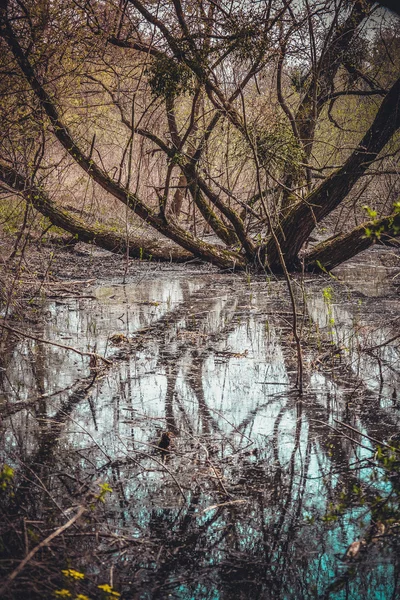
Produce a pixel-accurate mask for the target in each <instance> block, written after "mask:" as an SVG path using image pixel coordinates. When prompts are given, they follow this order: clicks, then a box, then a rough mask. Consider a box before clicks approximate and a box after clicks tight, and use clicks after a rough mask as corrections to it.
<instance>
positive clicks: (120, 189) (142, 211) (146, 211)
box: [0, 6, 245, 269]
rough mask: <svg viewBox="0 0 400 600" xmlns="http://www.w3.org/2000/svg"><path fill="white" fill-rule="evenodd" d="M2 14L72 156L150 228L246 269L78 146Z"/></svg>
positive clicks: (12, 44) (7, 35) (208, 257)
mask: <svg viewBox="0 0 400 600" xmlns="http://www.w3.org/2000/svg"><path fill="white" fill-rule="evenodd" d="M0 17H1V21H2V27H1V31H0V33H1V35H2V36H3V37H4V39H5V40H6V42H7V44H8V46H9V48H10V50H11V52H12V54H13V55H14V58H15V60H16V61H17V63H18V65H19V67H20V69H21V71H22V72H23V74H24V76H25V78H26V79H27V81H28V83H29V85H30V86H31V88H32V90H33V92H34V93H35V94H36V96H37V98H38V99H39V101H40V103H41V105H42V107H43V109H44V111H45V113H46V114H47V116H48V118H49V119H50V122H51V124H52V127H53V131H54V134H55V136H56V137H57V139H58V141H59V142H60V143H61V144H62V146H63V147H64V148H65V150H66V151H67V152H68V153H69V154H70V155H71V156H72V158H73V159H74V160H75V161H76V163H77V164H78V165H79V166H80V167H81V168H82V169H83V170H84V171H85V172H86V173H87V174H88V175H89V176H90V177H91V178H92V179H93V180H94V181H95V182H96V183H97V184H98V185H100V186H101V187H102V188H103V189H104V190H106V191H107V192H108V193H110V194H111V195H112V196H114V198H117V199H118V200H120V201H121V202H122V203H123V204H125V205H126V206H128V208H130V209H131V210H132V211H133V212H134V213H135V214H137V215H138V216H139V217H140V218H141V219H142V220H143V221H145V222H146V223H148V224H149V225H150V226H151V227H153V228H154V229H156V230H157V231H159V232H160V233H161V234H163V235H164V236H165V237H167V238H169V239H171V240H172V241H174V242H175V243H177V244H178V245H179V246H181V247H182V248H184V249H185V250H187V251H188V252H191V253H193V254H194V255H195V256H197V257H198V258H200V259H203V260H205V261H207V262H210V263H212V264H215V265H217V266H219V267H221V268H225V269H237V268H239V269H240V268H244V266H245V262H244V259H243V257H242V256H241V255H240V254H238V253H236V252H232V251H230V250H226V249H224V248H223V247H221V246H217V245H213V244H208V243H207V242H204V241H203V240H200V239H198V238H195V237H194V236H192V235H191V234H190V233H188V232H187V231H185V230H184V229H183V228H182V227H180V226H179V224H178V223H177V222H176V221H175V220H172V219H167V217H166V215H165V214H160V213H156V212H155V211H154V209H152V208H150V207H148V206H146V204H144V203H143V202H142V201H141V200H140V198H139V197H138V196H137V195H136V194H133V193H132V192H130V191H129V190H128V189H126V188H125V187H124V186H122V185H120V184H119V183H118V182H116V181H114V180H113V179H112V178H111V177H110V176H109V175H108V174H107V173H106V172H104V171H103V170H102V169H101V168H100V167H99V166H98V165H97V164H96V163H95V162H94V161H93V160H92V158H91V157H90V156H89V155H87V154H85V153H84V152H83V151H82V149H81V148H80V147H79V146H78V144H77V143H76V141H75V140H74V137H73V135H72V133H71V132H70V130H69V129H68V127H67V126H66V125H65V123H63V121H62V119H61V117H60V115H59V113H58V110H57V108H56V106H55V104H54V102H53V101H52V99H51V97H50V95H49V94H48V93H47V92H46V90H45V89H44V87H43V86H42V84H41V83H40V81H39V80H38V78H37V77H36V74H35V72H34V70H33V68H32V66H31V64H30V62H29V60H28V58H27V57H26V56H25V54H24V52H23V50H22V48H21V46H20V44H19V42H18V40H17V38H16V36H15V35H14V32H13V30H12V28H11V25H10V23H9V21H8V19H7V15H6V8H5V7H4V6H3V7H2V6H0Z"/></svg>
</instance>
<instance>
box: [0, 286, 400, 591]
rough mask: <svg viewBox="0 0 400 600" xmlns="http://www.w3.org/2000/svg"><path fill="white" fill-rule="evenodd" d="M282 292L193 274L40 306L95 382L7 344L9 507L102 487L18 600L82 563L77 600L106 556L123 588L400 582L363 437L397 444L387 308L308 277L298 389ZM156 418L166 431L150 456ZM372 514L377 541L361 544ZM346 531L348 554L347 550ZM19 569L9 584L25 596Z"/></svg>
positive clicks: (74, 365) (49, 508)
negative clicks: (99, 367)
mask: <svg viewBox="0 0 400 600" xmlns="http://www.w3.org/2000/svg"><path fill="white" fill-rule="evenodd" d="M327 289H329V291H327ZM285 297H286V294H285V288H284V284H283V283H282V282H272V283H271V282H269V283H268V282H265V281H261V280H254V281H244V280H242V279H239V278H237V277H230V276H219V275H212V276H210V275H208V276H198V277H193V278H187V279H183V278H175V279H173V278H172V279H168V280H167V279H165V278H162V279H160V280H155V279H150V280H142V281H140V282H136V283H133V284H130V285H126V286H122V285H121V286H112V287H106V286H102V287H101V288H99V289H98V290H96V299H95V300H90V299H84V300H82V299H81V300H77V301H67V302H65V303H62V304H61V303H53V304H50V305H49V306H48V307H47V310H48V318H47V320H46V321H45V322H44V323H43V325H42V329H41V330H40V331H38V332H37V333H38V337H40V338H44V339H51V340H57V341H59V342H61V343H64V344H68V345H70V346H73V347H74V348H76V349H78V350H81V351H84V352H85V351H88V350H89V351H91V350H93V349H95V350H96V351H97V352H99V353H101V354H104V355H106V356H108V357H109V358H113V359H114V365H113V367H112V368H110V369H108V370H106V371H105V372H103V373H100V374H99V375H98V376H97V378H95V379H94V377H93V372H91V370H90V365H89V359H88V357H80V356H78V355H76V354H73V353H71V352H69V351H66V350H64V349H62V348H59V347H55V346H50V345H47V344H45V343H43V342H38V341H28V342H21V341H18V342H17V341H14V344H13V347H12V349H11V350H10V352H9V354H8V356H7V357H6V359H5V360H4V370H3V371H1V375H0V378H1V381H0V384H1V389H0V393H1V395H2V397H3V399H4V401H3V407H4V423H3V433H4V437H3V445H2V457H1V458H2V460H3V461H4V462H6V463H7V464H10V465H12V466H13V467H14V468H15V471H16V487H15V493H14V496H13V498H8V500H7V502H8V504H7V502H6V504H7V510H8V511H9V515H10V514H12V511H14V516H15V518H18V519H20V518H21V516H22V517H25V518H28V520H29V521H35V522H36V521H37V522H40V523H46V522H48V520H49V519H50V520H54V522H56V523H57V522H58V523H62V522H64V521H63V520H62V515H63V513H65V514H66V515H68V514H69V513H68V511H70V510H71V507H73V506H74V505H76V504H77V503H79V502H82V501H83V500H82V499H83V498H85V499H86V500H85V501H86V502H88V500H87V497H88V496H87V494H88V493H89V492H90V490H91V489H98V486H99V482H108V483H109V485H110V486H111V487H112V489H113V493H112V494H111V495H110V496H109V497H107V500H106V502H105V503H104V506H103V505H102V503H101V505H99V503H97V504H96V509H95V511H94V515H93V517H92V520H90V519H89V518H88V519H87V521H86V523H85V525H81V526H80V529H79V530H78V531H74V532H72V533H70V535H69V537H67V538H63V544H60V546H57V545H56V546H55V547H53V555H51V554H49V555H46V557H44V558H43V561H42V562H41V563H39V564H36V565H35V567H36V568H37V569H39V571H40V572H41V573H42V576H43V578H44V579H46V581H47V584H46V585H47V588H46V589H45V590H44V591H43V590H42V589H39V588H38V586H37V585H36V586H34V589H33V590H32V592H31V595H32V597H36V596H37V597H48V596H46V594H47V595H51V593H52V592H53V591H54V589H56V588H57V589H58V588H59V587H60V585H63V586H64V587H65V586H66V585H67V584H66V582H65V581H63V580H62V578H61V579H60V577H61V576H60V569H61V568H62V567H64V566H65V564H66V563H68V564H69V565H72V566H74V567H75V568H78V567H79V568H81V569H82V571H84V572H85V573H86V574H87V582H86V581H85V582H84V583H82V584H80V586H81V587H79V586H78V587H77V588H76V589H75V588H74V593H76V594H77V593H78V592H80V593H87V594H88V595H89V596H90V597H97V596H98V595H99V591H98V589H97V588H96V584H98V583H99V582H100V583H103V582H104V581H109V578H110V569H111V570H112V574H113V575H112V580H113V585H114V587H115V588H116V589H118V590H120V591H124V593H125V595H126V597H127V598H143V599H147V598H163V599H164V598H167V597H173V598H182V599H185V600H186V599H191V598H196V599H197V598H198V599H206V598H210V599H217V598H218V599H225V598H229V599H230V598H270V597H271V598H272V597H273V598H282V599H286V598H287V599H292V598H293V599H298V598H335V599H336V598H367V599H369V598H377V597H379V598H383V599H385V598H395V597H396V594H398V593H400V592H399V588H398V585H399V584H398V582H397V580H398V577H397V575H398V568H397V567H398V552H397V547H396V546H397V535H395V534H396V526H395V525H394V518H395V517H394V516H393V515H396V514H397V513H396V510H398V507H397V505H396V502H397V498H398V483H399V482H398V480H397V479H396V476H395V471H394V470H393V469H394V466H393V464H391V466H390V468H391V469H392V471H393V473H394V474H393V473H391V472H390V473H389V475H388V467H387V465H388V463H387V460H386V466H385V460H384V459H385V455H384V452H383V455H382V460H381V459H380V458H379V457H378V458H377V455H376V450H377V447H378V446H379V443H378V442H377V440H378V441H379V442H383V443H386V444H392V443H394V441H395V440H397V439H398V431H399V425H400V423H399V412H398V408H397V404H396V398H395V397H394V396H393V390H397V389H398V387H399V385H398V384H399V367H400V356H399V344H398V340H394V341H393V342H392V343H390V344H389V345H382V344H384V342H385V341H386V340H388V339H390V338H392V337H395V335H396V320H395V319H394V318H393V314H392V313H391V311H390V310H387V311H386V312H385V311H384V310H383V311H381V313H380V315H379V323H378V322H377V320H376V319H374V318H372V314H371V310H370V308H371V307H370V305H369V304H368V301H365V302H358V301H357V299H354V298H353V297H352V296H351V295H349V294H348V293H347V292H346V290H344V289H343V288H342V287H341V286H340V285H339V284H337V283H335V282H331V283H329V282H328V283H327V282H326V281H324V280H318V279H316V280H315V281H314V282H311V284H310V285H309V287H308V288H307V294H306V301H305V306H304V315H303V341H304V360H305V363H306V365H307V368H306V372H307V381H306V390H307V391H306V394H305V396H304V397H303V398H301V399H300V398H299V397H298V395H297V394H296V392H295V390H294V383H295V378H296V373H295V370H296V357H295V353H294V346H293V343H292V337H291V332H290V312H289V307H288V304H287V302H286V300H285ZM300 300H301V299H300ZM381 308H382V305H381ZM300 309H301V302H300V303H299V310H300ZM113 334H123V335H124V336H125V337H126V338H127V339H128V340H129V345H125V346H124V345H122V346H118V345H114V344H113V343H112V336H113ZM161 431H170V432H172V433H173V434H174V439H175V444H174V449H173V452H171V456H169V457H168V460H166V461H165V462H164V460H163V458H162V457H161V455H160V453H159V452H158V451H157V443H158V438H159V435H160V432H161ZM386 459H387V456H386ZM96 486H97V487H96ZM90 493H92V494H93V492H90ZM85 494H86V495H85ZM383 509H384V510H383ZM385 511H386V513H385ZM60 513H61V516H60ZM382 515H386V517H387V522H388V525H387V530H386V531H387V532H389V531H390V534H389V533H388V535H387V536H386V537H385V540H384V541H383V540H378V541H372V540H373V533H372V532H373V531H374V529H373V528H374V527H375V525H376V523H377V522H381V520H382V519H383V516H382ZM392 516H393V518H392ZM64 517H65V515H64ZM8 518H9V516H8ZM65 518H67V517H65ZM390 518H392V521H390ZM60 519H61V520H60ZM389 521H390V523H391V525H390V526H391V529H390V530H389ZM32 527H35V526H32ZM11 529H12V528H11ZM32 531H33V534H32V535H33V536H34V535H39V534H38V533H37V530H35V529H33V530H32ZM35 531H36V534H35ZM39 531H40V532H41V529H40V527H39ZM8 535H9V539H10V540H12V543H10V544H7V549H6V550H5V552H4V554H5V560H6V562H5V563H4V565H5V569H3V570H7V568H8V567H10V565H12V564H13V563H12V560H13V559H15V558H19V559H21V558H22V557H23V556H24V554H25V552H26V548H25V547H24V542H23V541H21V537H20V535H19V533H18V531H17V530H12V532H11V533H10V531H8ZM78 535H81V536H82V537H81V538H79V537H77V536H78ZM38 539H41V537H40V535H39V537H38ZM77 539H81V542H80V543H79V544H77V543H76V540H77ZM357 539H363V540H364V541H365V544H364V546H363V549H362V552H360V555H359V556H358V557H357V560H356V561H349V560H346V558H345V552H346V549H347V547H348V546H349V544H351V543H352V542H354V541H355V540H357ZM32 543H33V542H32ZM25 545H26V543H25ZM28 545H29V547H31V542H29V543H28ZM7 561H10V562H7ZM49 565H51V566H49ZM60 565H61V566H60ZM26 573H28V574H29V573H30V571H29V568H27V570H26ZM26 577H28V575H27V576H26ZM20 581H21V583H18V582H17V583H15V584H14V585H13V587H12V588H11V590H10V597H19V596H18V594H20V595H21V597H26V596H24V595H23V594H24V591H23V589H22V588H23V584H24V581H25V584H26V579H25V580H24V579H22V580H20ZM13 594H14V595H13ZM96 594H97V596H96ZM98 597H100V596H98Z"/></svg>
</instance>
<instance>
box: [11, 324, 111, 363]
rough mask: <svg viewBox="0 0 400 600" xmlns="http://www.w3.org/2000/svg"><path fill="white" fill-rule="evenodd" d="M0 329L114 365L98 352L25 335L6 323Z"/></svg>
mask: <svg viewBox="0 0 400 600" xmlns="http://www.w3.org/2000/svg"><path fill="white" fill-rule="evenodd" d="M0 327H1V328H2V329H6V330H7V331H10V332H11V333H16V334H17V335H22V337H26V338H28V339H30V340H35V341H36V342H41V343H42V344H50V346H57V348H62V349H63V350H70V351H71V352H76V354H79V355H80V356H92V357H93V358H99V359H100V360H102V361H103V362H105V363H106V364H107V365H112V360H109V359H108V358H105V357H104V356H101V355H100V354H97V353H96V352H82V351H81V350H78V349H77V348H73V347H72V346H65V345H64V344H59V343H57V342H52V341H50V340H45V339H43V338H39V337H37V336H35V335H32V334H30V333H25V332H23V331H21V330H20V329H15V327H10V326H9V325H4V323H0Z"/></svg>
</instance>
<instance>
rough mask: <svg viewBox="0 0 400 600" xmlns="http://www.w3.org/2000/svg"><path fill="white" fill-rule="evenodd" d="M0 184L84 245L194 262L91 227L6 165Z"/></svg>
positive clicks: (178, 252) (181, 253)
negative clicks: (17, 194) (3, 184)
mask: <svg viewBox="0 0 400 600" xmlns="http://www.w3.org/2000/svg"><path fill="white" fill-rule="evenodd" d="M0 180H1V181H3V182H4V183H5V184H6V185H7V186H8V187H9V188H10V189H11V190H13V191H15V192H17V193H19V194H21V195H22V197H23V198H24V200H25V202H26V203H27V204H30V205H31V206H33V207H34V208H35V209H36V210H37V211H38V212H40V213H41V214H42V215H43V216H45V217H47V218H48V219H49V220H50V221H51V223H52V224H53V225H55V226H56V227H60V228H61V229H64V230H65V231H67V232H68V233H71V234H72V235H74V236H76V237H77V239H78V240H79V241H81V242H86V243H87V244H96V246H99V247H100V248H104V250H109V251H110V252H115V253H117V254H126V251H127V249H128V252H129V256H131V257H132V258H140V259H148V260H160V261H171V260H173V261H175V262H185V261H188V260H191V259H193V254H191V253H189V252H186V251H185V250H183V249H182V248H180V247H179V246H168V245H166V244H162V243H161V242H159V241H157V240H154V239H151V240H146V241H145V240H143V239H141V238H133V237H132V236H129V238H128V240H127V239H126V237H125V236H123V235H119V234H118V233H113V232H110V231H107V230H105V229H101V228H100V227H93V226H91V225H89V224H88V223H86V222H85V221H84V220H83V219H78V218H77V217H75V216H73V215H71V213H69V212H68V211H66V210H63V209H62V208H61V207H59V206H58V205H57V204H56V203H55V202H53V201H52V200H51V199H50V198H49V196H48V195H47V194H46V193H45V192H44V191H43V190H41V189H39V188H38V187H36V186H32V185H31V184H30V182H29V181H28V180H26V179H24V178H23V177H21V176H20V175H19V174H18V173H17V172H16V171H15V170H14V169H12V168H11V167H9V166H8V165H6V164H4V163H3V162H0ZM127 241H128V248H127Z"/></svg>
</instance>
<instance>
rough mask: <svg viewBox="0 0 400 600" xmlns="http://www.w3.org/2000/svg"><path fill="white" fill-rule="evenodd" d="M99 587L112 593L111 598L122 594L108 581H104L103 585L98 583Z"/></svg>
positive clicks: (109, 597)
mask: <svg viewBox="0 0 400 600" xmlns="http://www.w3.org/2000/svg"><path fill="white" fill-rule="evenodd" d="M97 587H98V588H99V590H103V592H106V593H107V594H110V595H109V596H108V599H109V600H112V599H113V598H119V597H120V595H121V594H120V593H119V592H116V591H115V590H113V589H112V587H111V585H108V583H103V585H98V586H97Z"/></svg>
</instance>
